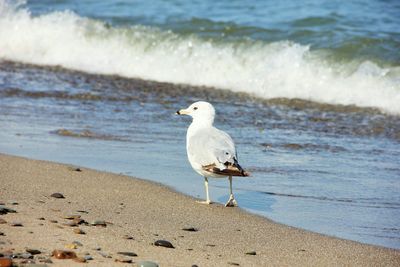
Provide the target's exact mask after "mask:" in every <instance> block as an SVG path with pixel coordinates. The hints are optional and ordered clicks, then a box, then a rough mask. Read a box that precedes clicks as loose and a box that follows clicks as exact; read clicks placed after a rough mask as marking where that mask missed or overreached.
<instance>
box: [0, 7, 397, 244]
mask: <svg viewBox="0 0 400 267" xmlns="http://www.w3.org/2000/svg"><path fill="white" fill-rule="evenodd" d="M399 13H400V5H399V3H398V1H378V0H376V1H375V0H371V1H346V2H343V1H340V3H339V2H338V1H327V2H323V1H322V2H318V3H317V2H315V1H302V2H301V3H300V2H299V3H297V2H295V1H281V2H279V3H277V2H276V1H274V2H269V1H246V2H241V1H218V2H215V1H208V0H205V1H179V0H174V1H151V3H150V2H145V1H125V0H120V1H108V0H104V1H76V0H63V1H55V0H46V1H27V2H25V1H6V0H0V152H2V153H9V154H15V155H21V156H27V157H31V158H36V159H44V160H52V161H58V162H64V163H71V164H75V165H80V166H86V167H91V168H95V169H99V170H105V171H112V172H116V173H124V174H129V175H133V176H138V177H142V178H145V179H150V180H153V181H157V182H161V183H163V184H166V185H169V186H171V187H173V188H175V189H177V190H179V191H181V192H183V193H185V194H189V195H192V196H195V197H200V198H203V197H204V188H203V180H202V178H201V177H199V176H198V175H197V174H196V173H195V172H193V171H192V169H191V167H190V166H189V164H188V162H187V159H186V151H185V135H186V129H187V127H188V125H189V123H190V120H189V118H184V117H178V116H175V115H174V112H175V111H176V110H177V109H179V108H184V107H186V106H187V105H188V104H190V103H191V102H194V101H196V100H200V99H201V100H208V101H210V102H212V103H213V104H214V106H215V107H216V109H217V118H216V124H217V126H218V127H219V128H221V129H223V130H226V131H227V132H229V133H230V134H231V135H232V137H233V138H234V140H235V141H236V143H237V149H238V152H239V160H240V162H241V165H243V166H244V167H245V168H246V169H248V170H249V171H250V172H251V173H252V177H250V178H240V179H239V178H238V179H235V180H234V190H235V194H236V198H237V200H238V202H239V204H240V206H241V207H243V208H245V209H246V210H249V211H251V212H254V213H257V214H260V215H263V216H266V217H268V218H271V219H273V220H275V221H278V222H281V223H285V224H288V225H292V226H296V227H301V228H304V229H309V230H312V231H316V232H320V233H324V234H328V235H332V236H338V237H342V238H347V239H352V240H357V241H360V242H365V243H370V244H377V245H382V246H386V247H393V248H400V220H399V218H400V194H399V192H400V163H399V160H398V159H399V156H400V117H399V115H400V105H399V103H400V68H399V66H400V54H399V53H398V48H399V45H400V30H399V29H400V27H398V26H399V25H400V17H399V16H398V14H399ZM210 193H211V197H212V199H213V200H215V201H218V202H221V203H224V202H225V201H226V200H227V198H228V181H226V180H223V179H221V180H218V179H213V180H211V181H210Z"/></svg>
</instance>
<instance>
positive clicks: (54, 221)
mask: <svg viewBox="0 0 400 267" xmlns="http://www.w3.org/2000/svg"><path fill="white" fill-rule="evenodd" d="M50 222H51V223H58V221H57V220H50Z"/></svg>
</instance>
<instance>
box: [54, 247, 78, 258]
mask: <svg viewBox="0 0 400 267" xmlns="http://www.w3.org/2000/svg"><path fill="white" fill-rule="evenodd" d="M52 255H53V257H54V258H56V259H60V260H63V259H74V258H76V254H75V252H73V251H68V250H61V249H55V250H53V253H52Z"/></svg>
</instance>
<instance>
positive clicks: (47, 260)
mask: <svg viewBox="0 0 400 267" xmlns="http://www.w3.org/2000/svg"><path fill="white" fill-rule="evenodd" d="M38 259H39V262H43V263H53V261H52V260H51V259H49V258H47V257H41V258H38Z"/></svg>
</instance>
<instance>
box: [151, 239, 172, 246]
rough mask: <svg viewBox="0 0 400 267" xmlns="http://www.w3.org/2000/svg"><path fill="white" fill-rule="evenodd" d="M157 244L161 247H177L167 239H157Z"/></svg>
mask: <svg viewBox="0 0 400 267" xmlns="http://www.w3.org/2000/svg"><path fill="white" fill-rule="evenodd" d="M154 245H155V246H159V247H165V248H175V247H174V246H173V245H172V244H171V242H169V241H167V240H157V241H156V242H154Z"/></svg>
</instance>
